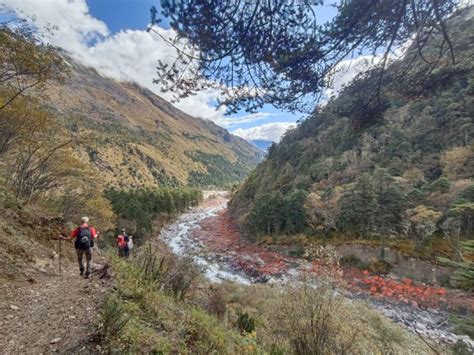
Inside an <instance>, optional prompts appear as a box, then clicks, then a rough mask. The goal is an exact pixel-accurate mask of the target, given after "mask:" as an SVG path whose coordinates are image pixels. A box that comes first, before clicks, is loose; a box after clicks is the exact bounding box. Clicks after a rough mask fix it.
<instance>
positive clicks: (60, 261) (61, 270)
mask: <svg viewBox="0 0 474 355" xmlns="http://www.w3.org/2000/svg"><path fill="white" fill-rule="evenodd" d="M62 240H63V236H62V235H60V236H59V276H62V275H63V269H62V265H61V264H62Z"/></svg>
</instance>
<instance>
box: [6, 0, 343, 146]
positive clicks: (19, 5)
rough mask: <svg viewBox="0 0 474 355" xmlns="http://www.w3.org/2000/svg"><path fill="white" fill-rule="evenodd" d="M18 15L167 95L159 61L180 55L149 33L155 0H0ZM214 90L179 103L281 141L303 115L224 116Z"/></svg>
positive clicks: (91, 62) (105, 70) (91, 61)
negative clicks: (30, 18) (159, 78)
mask: <svg viewBox="0 0 474 355" xmlns="http://www.w3.org/2000/svg"><path fill="white" fill-rule="evenodd" d="M333 2H334V0H331V1H330V2H329V1H326V2H325V4H326V6H323V7H319V6H318V7H317V9H316V13H317V14H318V17H319V21H326V20H328V19H330V18H331V17H332V16H333V15H334V13H335V9H334V8H332V7H331V6H328V5H327V4H328V3H333ZM2 3H4V4H5V5H6V6H7V7H9V8H11V9H14V10H15V11H16V12H17V14H18V16H23V17H24V16H35V18H36V25H37V26H38V27H40V28H41V27H42V26H46V25H47V24H52V25H55V26H56V27H57V29H58V30H57V31H56V33H55V34H54V36H47V37H46V40H48V41H49V42H50V43H52V44H54V45H57V46H59V47H61V48H63V49H64V50H66V51H67V52H69V53H70V54H71V55H72V56H73V57H74V58H75V59H76V60H78V61H80V62H82V63H83V64H85V65H88V66H92V67H94V68H96V69H97V70H98V71H99V73H101V74H102V75H105V76H109V77H111V78H113V79H116V80H127V81H135V82H137V83H138V84H140V85H142V86H145V87H148V88H150V89H151V90H153V91H154V92H156V93H157V94H159V95H160V96H163V97H164V98H165V99H168V100H170V99H172V96H171V94H170V93H161V92H160V88H159V87H158V86H157V85H156V84H153V82H152V81H153V79H154V78H155V77H156V64H157V60H158V59H161V60H163V61H164V62H166V61H168V62H172V61H173V56H174V55H175V54H176V52H175V51H174V49H172V48H170V47H169V46H168V45H166V44H165V43H164V41H163V40H162V39H161V38H160V37H159V36H158V35H156V34H155V35H154V34H153V33H148V32H146V28H147V25H148V23H149V22H150V8H151V6H153V5H155V6H157V7H158V8H159V6H158V5H159V1H156V0H2ZM160 26H161V27H162V29H158V31H160V32H161V34H162V35H164V36H172V35H174V33H173V31H172V30H170V29H169V28H167V26H166V21H164V22H163V23H162V24H160ZM217 97H218V92H216V91H212V90H210V91H206V92H200V93H198V94H197V95H195V96H192V97H189V98H186V99H185V100H180V101H179V102H177V103H175V105H176V106H177V107H178V108H180V109H182V110H183V111H185V112H187V113H189V114H191V115H193V116H197V117H201V118H205V119H210V120H212V121H214V122H216V123H217V124H219V125H221V126H223V127H225V128H227V129H229V130H230V131H231V132H234V133H235V134H237V135H240V136H242V137H244V138H246V139H249V140H250V139H267V140H273V141H277V140H278V139H279V138H280V136H281V135H282V134H283V133H284V132H285V130H286V129H288V128H291V127H293V126H294V125H295V122H296V121H297V120H298V119H300V118H302V117H303V115H302V114H301V115H298V114H291V113H289V112H282V111H281V110H277V109H275V108H274V107H272V106H270V105H266V106H264V107H263V108H261V109H260V110H259V112H258V113H257V114H253V115H248V114H246V113H245V112H239V113H238V114H237V115H235V116H232V117H227V116H224V109H223V108H221V109H216V107H215V102H216V99H217Z"/></svg>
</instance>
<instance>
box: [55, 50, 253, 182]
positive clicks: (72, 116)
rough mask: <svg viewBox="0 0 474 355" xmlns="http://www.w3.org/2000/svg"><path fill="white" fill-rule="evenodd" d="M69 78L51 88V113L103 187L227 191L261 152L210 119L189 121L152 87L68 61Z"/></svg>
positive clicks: (250, 167)
mask: <svg viewBox="0 0 474 355" xmlns="http://www.w3.org/2000/svg"><path fill="white" fill-rule="evenodd" d="M65 61H66V63H67V65H68V69H69V75H68V77H67V78H66V81H65V83H64V85H63V84H61V85H52V86H50V88H49V91H48V94H49V96H50V107H49V109H50V110H51V112H53V113H54V114H55V115H56V116H57V117H58V118H59V119H60V120H61V121H62V122H63V124H64V125H65V126H66V127H67V129H68V130H69V132H71V135H72V136H73V137H74V139H75V143H74V145H73V147H74V151H75V153H76V154H78V155H79V156H80V157H81V160H83V161H86V162H87V163H88V164H90V165H91V166H92V167H93V168H94V170H96V171H100V177H101V180H102V182H103V183H104V184H109V185H113V186H120V187H142V186H163V185H165V186H177V185H187V184H190V185H195V186H224V185H230V184H232V183H235V182H237V181H241V180H242V179H244V178H245V177H246V175H247V174H248V173H249V172H250V170H251V169H252V168H253V167H254V166H255V165H256V164H257V163H258V162H259V160H260V159H261V157H262V153H261V152H260V151H259V150H258V149H256V148H255V147H253V146H252V145H251V144H249V143H247V142H246V141H245V140H243V139H241V138H239V137H236V136H233V135H232V134H230V133H229V132H228V131H227V130H225V129H223V128H221V127H219V126H217V125H215V124H214V123H212V122H211V121H209V120H206V119H205V117H203V118H198V117H199V112H196V115H197V116H198V117H191V116H189V115H187V114H185V113H184V112H182V111H180V110H178V109H177V108H175V107H174V106H173V105H171V104H170V103H168V102H166V101H165V100H163V99H162V98H160V97H159V96H157V95H155V94H154V93H153V92H151V91H150V90H148V89H145V88H143V87H140V86H138V85H136V84H134V83H123V82H117V81H115V80H113V79H110V78H105V77H103V76H101V75H100V74H99V73H97V72H96V71H95V70H94V69H92V68H88V67H85V66H83V65H81V64H79V63H77V62H75V61H74V60H73V59H71V58H69V57H67V56H65Z"/></svg>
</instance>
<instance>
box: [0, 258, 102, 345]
mask: <svg viewBox="0 0 474 355" xmlns="http://www.w3.org/2000/svg"><path fill="white" fill-rule="evenodd" d="M96 259H97V260H96V262H99V263H102V265H103V263H104V260H103V259H101V258H96ZM102 265H100V264H99V265H97V264H96V269H100V268H101V267H102ZM99 277H100V272H96V273H95V275H94V276H93V277H92V278H90V279H84V278H82V277H80V276H79V272H78V270H77V266H76V264H75V263H66V265H64V267H63V272H62V276H59V275H58V268H57V261H56V264H53V265H51V267H50V268H49V269H43V270H41V271H39V272H38V273H36V274H34V275H33V276H32V277H31V278H30V279H29V280H27V281H8V282H3V281H2V284H1V285H0V294H1V297H0V353H1V354H50V353H60V354H82V353H83V354H93V353H100V352H101V349H100V346H99V345H96V344H97V340H98V335H97V323H98V316H99V308H100V306H101V303H102V301H103V299H104V297H105V295H106V293H107V288H108V283H107V281H106V280H105V279H100V278H99Z"/></svg>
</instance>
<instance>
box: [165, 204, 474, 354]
mask: <svg viewBox="0 0 474 355" xmlns="http://www.w3.org/2000/svg"><path fill="white" fill-rule="evenodd" d="M226 203H227V199H226V198H225V197H217V198H213V199H211V200H208V201H206V202H205V203H204V204H202V205H201V206H199V207H198V208H195V209H193V210H191V211H190V212H187V213H184V214H183V215H182V216H181V217H180V218H179V219H178V220H177V221H176V222H175V223H173V224H172V225H170V226H168V227H166V228H165V229H164V230H163V231H162V233H161V235H160V238H161V239H162V240H163V241H165V242H166V243H167V244H168V245H169V246H170V248H171V249H172V250H173V252H174V253H176V254H177V255H180V256H190V257H192V258H193V259H194V260H195V262H196V264H198V265H201V266H203V267H204V268H205V275H206V277H207V278H208V279H209V280H211V281H212V282H222V281H224V280H231V281H235V282H238V283H240V284H246V285H249V284H254V283H262V282H263V283H270V284H287V283H292V282H299V280H301V278H302V277H305V275H309V276H311V277H316V279H317V278H320V279H324V280H327V279H328V280H330V282H331V283H332V284H333V285H334V286H335V287H337V289H338V290H340V291H341V292H343V293H344V294H345V295H346V297H348V298H349V299H362V300H364V301H365V302H366V303H367V304H368V305H369V306H370V307H372V308H374V309H376V310H377V311H379V312H381V313H382V314H384V315H385V316H387V317H389V318H391V319H393V320H394V321H396V322H398V323H399V324H401V325H403V326H404V327H406V328H408V329H409V330H410V331H412V332H413V333H414V334H417V335H421V336H422V337H426V338H428V339H430V340H432V341H434V342H436V343H439V344H451V345H452V344H455V343H456V342H458V341H463V342H464V343H465V344H467V345H469V346H471V347H472V348H473V349H474V342H473V341H472V340H471V339H470V338H469V337H467V336H463V335H457V334H454V332H453V328H454V325H453V324H451V322H450V321H449V318H450V314H451V310H452V309H462V310H464V311H465V312H468V313H469V312H472V310H473V309H474V305H473V304H472V297H470V296H469V295H467V294H465V293H460V292H457V291H451V290H448V291H447V290H445V289H444V288H441V287H437V286H431V285H426V284H419V283H414V282H413V281H412V280H410V279H401V280H394V279H384V278H382V277H379V276H376V275H372V274H370V273H369V272H367V271H365V272H362V271H356V270H354V269H350V268H346V269H344V268H340V267H336V264H335V263H333V262H332V261H331V255H329V256H327V255H322V256H323V257H322V258H320V259H316V260H314V261H312V262H308V261H307V260H305V259H303V258H297V257H289V256H286V255H283V254H280V253H277V252H275V251H269V250H268V249H266V248H264V247H262V246H256V245H253V244H250V243H248V242H246V241H244V240H242V239H241V238H240V236H239V233H238V230H237V226H236V225H235V224H234V223H233V222H232V220H231V219H230V218H229V216H228V214H227V212H226ZM322 254H324V253H322Z"/></svg>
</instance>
